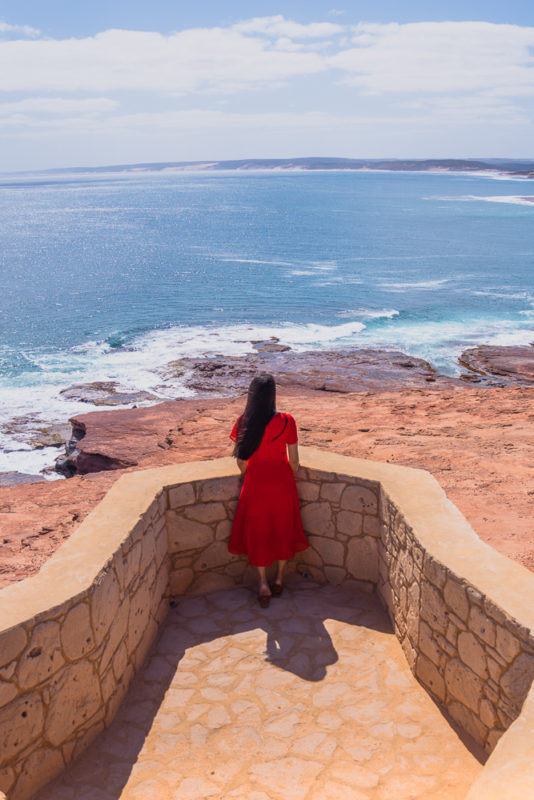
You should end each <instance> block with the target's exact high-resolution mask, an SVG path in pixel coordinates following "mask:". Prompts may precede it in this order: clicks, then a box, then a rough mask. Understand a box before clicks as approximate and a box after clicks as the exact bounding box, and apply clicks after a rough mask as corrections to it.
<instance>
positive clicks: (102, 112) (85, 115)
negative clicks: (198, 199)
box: [0, 15, 534, 167]
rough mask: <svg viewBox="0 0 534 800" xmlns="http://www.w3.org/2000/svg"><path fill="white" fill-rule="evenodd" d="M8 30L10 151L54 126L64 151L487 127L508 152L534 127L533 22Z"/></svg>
mask: <svg viewBox="0 0 534 800" xmlns="http://www.w3.org/2000/svg"><path fill="white" fill-rule="evenodd" d="M2 32H3V33H5V36H4V37H3V38H2V37H1V36H0V98H2V99H3V100H4V101H5V102H3V103H2V102H0V128H1V130H2V134H1V135H2V141H3V158H4V159H5V161H6V163H8V164H9V165H10V167H11V163H12V158H11V155H10V153H11V152H15V151H18V152H19V153H20V152H21V151H22V148H23V147H24V144H22V143H26V144H25V148H26V152H29V151H30V150H31V149H32V148H33V151H34V156H33V157H34V162H35V163H37V162H38V160H39V158H44V156H42V155H41V149H40V148H41V143H47V146H48V147H49V152H50V151H51V149H53V148H55V147H57V148H58V150H57V152H58V155H57V158H56V157H55V158H56V160H55V162H54V163H61V159H63V158H66V156H65V155H64V153H63V151H62V150H61V148H59V146H58V145H57V142H59V141H61V142H62V143H63V147H64V148H65V153H66V152H67V150H68V148H69V147H70V151H71V155H69V162H70V163H76V162H78V163H81V161H80V159H81V160H82V161H85V158H86V153H87V152H88V149H91V148H93V147H94V148H95V153H96V148H97V144H96V143H98V148H100V149H99V152H100V153H101V154H102V155H100V157H98V156H97V155H95V159H94V163H106V162H107V163H111V161H110V158H111V155H110V156H109V157H108V153H109V154H111V153H112V152H113V153H115V154H118V156H117V155H115V156H114V157H115V158H117V157H118V158H119V159H123V158H126V157H128V159H130V160H136V159H139V160H173V159H179V160H185V159H189V158H191V159H198V158H204V157H208V158H212V157H213V158H239V157H241V156H247V157H252V156H261V155H264V154H265V155H266V156H267V155H269V154H271V155H273V156H280V155H284V154H285V155H290V156H291V155H299V154H301V155H309V154H311V153H317V154H319V155H355V154H359V155H362V156H368V157H369V156H371V155H372V154H374V155H377V156H388V155H393V154H396V155H398V156H403V155H406V156H407V157H413V155H415V154H417V153H418V154H421V155H423V154H426V155H435V156H437V155H439V153H440V152H441V153H443V154H444V155H450V154H451V153H452V152H455V153H456V154H457V155H462V154H464V155H465V154H466V152H469V153H471V154H473V153H474V154H478V155H480V156H482V155H483V153H482V151H481V150H480V146H481V144H482V143H486V144H487V148H486V150H485V152H486V154H487V155H492V154H493V155H496V154H499V155H502V154H504V155H506V153H505V152H504V150H503V149H501V148H502V147H504V144H503V145H502V146H501V143H500V142H501V141H502V142H507V143H508V144H507V145H506V146H507V148H508V150H509V152H510V153H511V154H512V155H513V153H514V151H515V152H517V148H518V147H519V145H518V144H517V143H516V142H515V141H514V139H513V136H514V126H517V132H518V136H522V137H523V138H522V139H521V142H530V141H531V140H532V137H531V136H530V138H529V133H530V132H531V130H532V122H531V118H532V104H531V101H530V96H531V95H532V94H534V57H533V53H534V27H519V26H515V25H494V24H490V23H484V22H441V23H425V22H422V23H413V24H406V25H404V24H396V23H391V24H388V25H382V24H374V23H362V24H360V25H358V26H350V25H345V24H333V23H332V22H315V23H311V24H308V25H303V24H300V23H297V22H293V21H291V20H288V19H286V18H285V17H283V16H282V15H277V16H270V17H258V18H254V19H252V20H245V21H243V22H238V23H237V24H235V25H229V26H226V27H215V28H195V29H187V30H182V31H178V32H174V33H170V34H167V35H166V34H161V33H157V32H149V31H129V30H106V31H103V32H101V33H98V34H97V35H95V36H90V37H84V38H70V39H62V40H55V39H45V38H40V39H35V38H33V39H30V38H24V37H28V36H30V32H32V33H31V35H32V36H33V35H36V34H37V33H38V32H37V31H35V30H34V29H33V28H29V27H25V26H18V28H17V26H13V25H8V24H7V23H0V34H2ZM333 84H336V86H335V90H334V91H330V87H332V85H333ZM288 85H289V87H290V91H287V89H286V90H285V91H278V89H279V88H280V87H287V86H288ZM266 88H268V89H269V92H268V93H263V94H261V93H260V91H261V90H265V89H266ZM14 92H17V95H16V96H14V95H13V93H14ZM253 93H256V94H255V95H254V94H253ZM178 97H179V99H177V98H178ZM119 101H120V102H119ZM221 103H227V108H228V110H227V111H221V110H220V108H219V107H218V106H220V104H221ZM186 105H187V109H185V108H184V106H186ZM251 109H254V111H255V112H258V113H249V112H250V110H251ZM498 134H499V135H501V139H500V140H499V139H498V138H497V136H498ZM69 137H70V139H69ZM453 141H454V142H456V144H455V145H454V147H455V148H456V149H454V147H453V145H452V142H453ZM468 141H469V142H471V144H470V146H469V147H468V148H467V147H466V146H465V143H466V142H468ZM518 141H519V140H518ZM135 143H138V144H139V147H137V149H136V145H135ZM510 143H511V144H510ZM134 145H135V146H134ZM449 145H450V146H451V149H449ZM123 147H124V148H125V152H124V153H123V149H122V148H123ZM521 147H522V148H523V153H526V152H527V150H528V148H530V147H531V144H528V147H527V146H526V145H524V144H521ZM9 148H11V149H9ZM76 148H78V149H76ZM110 148H111V149H110ZM113 148H115V149H113ZM127 148H129V149H127ZM164 151H165V155H164ZM43 152H44V151H43ZM78 153H79V154H80V155H77V154H78ZM127 153H128V156H127ZM151 154H152V155H151ZM410 154H411V156H410ZM19 157H20V159H21V160H22V161H23V163H25V157H23V156H19ZM48 163H49V162H46V161H45V163H44V165H43V166H47V165H48Z"/></svg>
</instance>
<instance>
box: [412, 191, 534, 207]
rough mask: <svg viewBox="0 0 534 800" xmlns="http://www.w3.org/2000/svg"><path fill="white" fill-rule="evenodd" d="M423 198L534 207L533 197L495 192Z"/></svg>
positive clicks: (426, 198) (427, 198)
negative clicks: (495, 193)
mask: <svg viewBox="0 0 534 800" xmlns="http://www.w3.org/2000/svg"><path fill="white" fill-rule="evenodd" d="M424 199H425V200H443V201H446V202H454V203H456V202H460V203H472V202H483V203H506V204H508V205H514V206H531V207H532V208H534V198H529V196H521V195H515V194H512V195H509V194H497V195H478V194H465V195H460V196H452V197H451V196H444V197H441V196H439V195H434V196H432V197H425V198H424Z"/></svg>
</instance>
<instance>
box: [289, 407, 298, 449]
mask: <svg viewBox="0 0 534 800" xmlns="http://www.w3.org/2000/svg"><path fill="white" fill-rule="evenodd" d="M286 418H287V432H286V442H287V444H296V443H297V442H298V440H299V437H298V435H297V426H296V424H295V420H294V419H293V417H292V416H291V414H286Z"/></svg>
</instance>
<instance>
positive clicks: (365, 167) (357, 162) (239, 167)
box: [2, 157, 534, 178]
mask: <svg viewBox="0 0 534 800" xmlns="http://www.w3.org/2000/svg"><path fill="white" fill-rule="evenodd" d="M200 170H201V171H214V172H217V171H219V172H221V171H247V170H248V171H252V170H272V171H283V170H291V171H325V170H331V171H340V170H344V171H352V172H368V171H371V170H373V171H375V170H378V171H387V172H467V173H472V174H473V173H474V174H477V173H478V174H480V173H485V174H490V175H503V176H509V177H517V178H534V160H533V161H529V160H526V159H515V160H514V159H497V158H494V159H487V160H481V159H454V158H445V159H440V158H436V159H358V158H322V157H310V158H246V159H239V160H226V161H214V160H208V159H206V160H204V161H163V162H155V163H149V162H147V163H140V164H112V165H107V166H99V167H63V168H57V169H47V170H37V171H32V173H31V174H33V175H52V174H54V175H58V174H63V175H68V174H74V173H76V174H79V173H105V172H187V171H200ZM2 174H3V175H8V174H11V175H15V174H17V175H20V174H26V173H22V172H20V171H19V172H17V173H5V172H4V173H2Z"/></svg>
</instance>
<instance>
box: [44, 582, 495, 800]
mask: <svg viewBox="0 0 534 800" xmlns="http://www.w3.org/2000/svg"><path fill="white" fill-rule="evenodd" d="M480 752H481V750H480ZM477 756H478V757H480V753H478V752H475V751H474V750H473V749H472V750H471V752H470V751H469V749H467V747H466V746H465V744H464V743H463V742H462V741H461V739H460V738H459V735H458V733H457V732H456V731H455V730H454V729H453V728H452V727H451V725H450V723H449V721H447V720H446V719H445V717H444V716H443V715H442V714H441V713H440V711H439V709H438V707H437V706H436V704H435V703H434V702H433V701H432V700H431V698H430V697H429V696H428V695H427V694H426V692H425V691H424V690H423V689H422V688H421V686H420V684H419V683H418V682H417V681H416V679H415V678H414V677H413V675H412V673H411V671H410V669H409V666H408V664H407V662H406V659H405V657H404V653H403V651H402V648H401V646H400V644H399V643H398V641H397V638H396V637H395V635H394V633H393V630H392V626H391V623H390V621H389V618H388V616H387V614H386V612H385V611H384V610H383V609H382V607H381V606H380V603H379V601H378V599H377V597H376V595H371V594H367V593H365V592H361V591H359V590H358V589H356V588H353V587H347V586H345V585H344V586H337V587H336V586H329V585H326V586H320V585H318V584H316V583H315V582H313V581H310V580H305V579H304V578H302V577H300V576H298V575H294V576H291V578H290V585H289V587H288V588H287V589H286V590H285V591H284V594H283V595H282V597H281V598H279V599H274V598H273V600H272V601H271V605H270V607H269V608H268V609H266V610H263V609H261V608H260V607H259V606H258V604H257V603H256V602H255V596H254V594H253V593H252V592H251V591H250V590H249V589H246V588H243V587H236V588H234V589H228V590H225V591H219V592H213V593H211V594H207V595H204V596H197V597H184V598H182V599H180V600H179V601H178V603H177V605H176V607H175V608H174V609H172V610H171V611H170V613H169V615H168V616H167V619H166V622H165V625H164V627H163V630H162V633H161V636H160V637H159V639H158V641H157V642H156V643H155V644H154V645H153V647H152V650H151V653H150V655H149V657H148V659H147V661H146V664H145V666H144V668H143V669H142V670H141V671H140V673H139V674H138V675H137V676H136V678H135V679H134V681H133V683H132V685H131V687H130V691H129V693H128V694H127V696H126V698H125V700H124V701H123V703H122V705H121V707H120V709H119V711H118V713H117V715H116V717H115V719H114V721H113V723H112V724H111V726H110V727H109V728H108V729H107V730H106V731H105V732H104V733H102V734H101V735H100V736H99V737H97V739H96V740H95V741H94V742H93V744H92V745H91V746H90V747H89V749H88V750H87V751H86V752H85V753H84V755H83V756H82V757H81V758H80V759H79V760H77V761H76V762H74V763H73V764H72V765H71V767H70V768H68V769H67V770H66V771H65V772H64V773H62V774H61V775H60V776H59V777H58V778H57V779H56V780H55V781H53V782H52V783H51V784H49V785H48V787H46V788H45V789H44V790H42V791H41V792H40V793H39V794H38V798H39V800H119V798H120V800H171V798H172V799H173V800H174V799H175V800H201V799H202V800H203V798H209V797H213V798H217V800H219V798H220V800H223V798H224V799H226V798H228V800H230V798H232V800H391V798H395V800H404V799H405V800H408V798H410V800H412V799H415V798H430V797H431V798H432V800H460V799H461V798H464V797H465V795H466V793H467V791H468V789H469V787H470V786H471V784H472V783H473V781H474V780H475V778H476V777H477V775H478V773H479V772H480V771H481V770H482V763H481V760H480V761H479V760H478V758H477ZM482 760H483V759H482Z"/></svg>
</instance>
